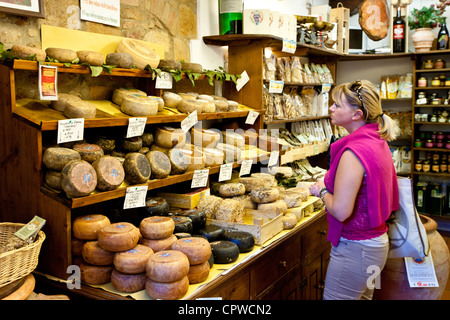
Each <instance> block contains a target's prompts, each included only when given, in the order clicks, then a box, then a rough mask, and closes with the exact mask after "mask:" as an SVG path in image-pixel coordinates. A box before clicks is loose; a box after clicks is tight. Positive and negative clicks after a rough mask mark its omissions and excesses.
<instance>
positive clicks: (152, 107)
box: [120, 94, 158, 117]
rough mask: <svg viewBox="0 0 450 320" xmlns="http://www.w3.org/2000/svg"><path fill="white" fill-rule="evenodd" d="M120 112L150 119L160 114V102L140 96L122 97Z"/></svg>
mask: <svg viewBox="0 0 450 320" xmlns="http://www.w3.org/2000/svg"><path fill="white" fill-rule="evenodd" d="M120 111H122V112H123V113H125V114H128V115H130V116H133V117H148V116H154V115H156V114H157V113H158V101H157V100H155V99H153V98H150V97H147V96H142V95H139V94H128V95H124V96H123V97H122V104H121V106H120Z"/></svg>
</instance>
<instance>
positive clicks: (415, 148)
mask: <svg viewBox="0 0 450 320" xmlns="http://www.w3.org/2000/svg"><path fill="white" fill-rule="evenodd" d="M413 150H416V151H431V152H450V149H445V148H417V147H414V148H413Z"/></svg>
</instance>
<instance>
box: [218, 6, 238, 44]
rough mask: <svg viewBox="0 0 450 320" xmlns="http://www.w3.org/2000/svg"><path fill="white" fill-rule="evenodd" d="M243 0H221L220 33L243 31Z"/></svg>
mask: <svg viewBox="0 0 450 320" xmlns="http://www.w3.org/2000/svg"><path fill="white" fill-rule="evenodd" d="M242 11H243V0H219V33H220V34H221V35H224V34H241V33H242Z"/></svg>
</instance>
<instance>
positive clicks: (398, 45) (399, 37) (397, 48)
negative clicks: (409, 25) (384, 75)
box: [392, 6, 406, 52]
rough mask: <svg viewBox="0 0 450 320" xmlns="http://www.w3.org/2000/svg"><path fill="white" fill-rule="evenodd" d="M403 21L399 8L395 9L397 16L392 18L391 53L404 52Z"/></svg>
mask: <svg viewBox="0 0 450 320" xmlns="http://www.w3.org/2000/svg"><path fill="white" fill-rule="evenodd" d="M405 25H406V24H405V20H403V18H402V13H401V7H400V6H399V7H398V8H397V16H396V17H395V18H394V23H393V29H392V30H393V32H392V38H393V39H392V51H393V52H405V31H406V29H405Z"/></svg>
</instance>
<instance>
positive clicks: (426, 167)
mask: <svg viewBox="0 0 450 320" xmlns="http://www.w3.org/2000/svg"><path fill="white" fill-rule="evenodd" d="M430 169H431V166H430V161H428V160H426V161H424V163H423V165H422V170H423V172H430Z"/></svg>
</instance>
